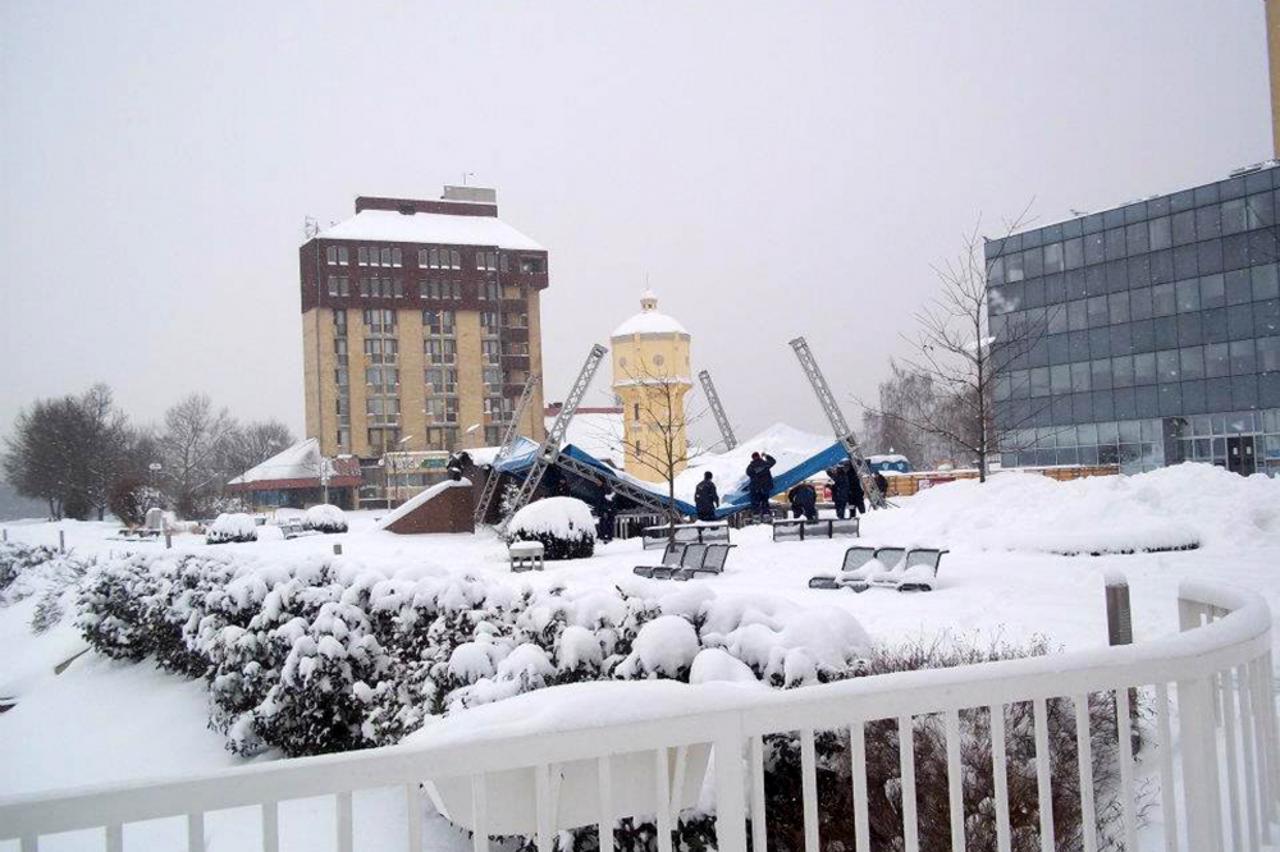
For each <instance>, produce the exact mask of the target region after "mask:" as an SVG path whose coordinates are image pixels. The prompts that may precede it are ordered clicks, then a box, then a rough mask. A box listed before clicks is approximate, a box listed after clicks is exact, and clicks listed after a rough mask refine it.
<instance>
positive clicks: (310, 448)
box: [227, 438, 360, 490]
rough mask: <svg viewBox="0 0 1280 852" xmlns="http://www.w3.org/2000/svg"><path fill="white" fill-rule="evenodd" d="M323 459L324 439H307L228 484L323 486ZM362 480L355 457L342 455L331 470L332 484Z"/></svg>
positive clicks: (347, 483)
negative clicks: (319, 484) (305, 481)
mask: <svg viewBox="0 0 1280 852" xmlns="http://www.w3.org/2000/svg"><path fill="white" fill-rule="evenodd" d="M320 459H321V455H320V440H319V439H318V438H306V439H304V440H301V441H299V442H298V443H296V444H294V445H293V446H291V447H286V448H285V449H283V450H281V451H280V452H278V453H276V454H275V455H274V456H272V457H271V458H269V459H267V460H266V461H264V462H262V463H261V464H259V465H258V466H257V467H251V468H249V469H248V470H246V471H245V472H244V473H242V474H240V475H239V476H237V477H236V478H235V479H233V480H231V481H230V482H228V483H227V484H228V485H232V486H236V485H238V486H253V485H255V484H261V483H274V484H275V486H276V487H281V486H283V487H299V486H300V485H301V484H302V482H301V481H302V480H314V481H315V483H319V481H320V476H321V467H320ZM359 477H360V463H359V461H357V460H356V459H355V458H353V457H351V456H339V457H338V458H336V459H334V460H333V467H332V469H331V470H330V483H331V484H334V485H339V484H340V485H351V484H353V483H351V482H350V481H348V480H350V479H352V478H355V479H356V481H357V483H356V484H358V480H359ZM315 483H313V484H315ZM248 490H252V488H249V489H248Z"/></svg>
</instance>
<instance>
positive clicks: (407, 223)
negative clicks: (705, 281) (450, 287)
mask: <svg viewBox="0 0 1280 852" xmlns="http://www.w3.org/2000/svg"><path fill="white" fill-rule="evenodd" d="M317 236H319V237H320V238H321V239H329V240H373V241H378V242H400V243H439V244H445V245H473V246H495V247H497V248H504V249H514V250H518V251H520V250H523V251H545V249H544V248H543V247H542V246H541V245H539V244H538V243H537V242H536V241H534V240H533V239H531V238H530V237H528V236H526V235H524V234H522V233H521V232H520V231H517V230H516V229H515V228H513V227H511V226H510V225H508V224H507V223H506V222H503V221H502V220H501V219H499V218H498V194H497V190H494V189H488V188H485V187H478V186H446V187H445V188H444V195H443V197H442V198H439V199H418V198H392V197H386V196H360V197H359V198H357V199H356V214H355V215H354V216H352V217H351V218H350V219H346V220H344V221H342V222H339V223H337V224H336V225H331V226H330V227H328V228H325V229H324V230H322V231H321V232H320V233H319V234H318V235H317Z"/></svg>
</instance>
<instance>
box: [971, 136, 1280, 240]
mask: <svg viewBox="0 0 1280 852" xmlns="http://www.w3.org/2000/svg"><path fill="white" fill-rule="evenodd" d="M1278 167H1280V160H1267V161H1265V162H1262V163H1255V164H1253V165H1250V166H1244V167H1242V168H1238V169H1234V170H1232V172H1231V174H1230V175H1229V176H1228V177H1226V178H1224V179H1222V180H1218V181H1213V182H1210V183H1206V184H1200V185H1198V186H1192V187H1190V188H1187V189H1181V190H1178V191H1175V192H1167V193H1162V194H1158V195H1150V196H1146V197H1145V198H1140V199H1138V200H1136V201H1127V202H1125V203H1123V204H1118V205H1116V206H1114V207H1105V208H1101V209H1098V210H1093V211H1089V212H1082V211H1077V210H1072V211H1071V212H1072V214H1073V215H1072V216H1071V217H1070V218H1066V219H1061V220H1057V221H1054V222H1051V223H1049V224H1046V225H1036V226H1034V227H1030V226H1029V227H1026V228H1022V229H1019V230H1017V231H1013V232H1012V233H1010V234H1008V235H1007V236H1000V237H988V238H986V244H985V250H986V256H987V257H988V258H991V257H995V256H997V255H999V254H1002V253H1004V252H1007V251H1018V250H1019V249H1028V248H1036V247H1037V246H1040V245H1043V244H1045V243H1053V242H1057V241H1059V240H1061V239H1064V238H1072V237H1079V236H1081V235H1082V234H1096V233H1098V232H1099V231H1102V230H1104V229H1107V228H1117V227H1123V226H1125V225H1129V224H1133V223H1135V222H1140V221H1144V220H1146V219H1151V218H1157V217H1160V216H1167V215H1170V214H1171V213H1178V212H1181V211H1183V210H1191V209H1193V208H1195V207H1199V206H1202V205H1205V204H1213V203H1216V202H1218V201H1227V200H1229V199H1232V198H1241V197H1243V196H1245V195H1248V194H1253V193H1256V192H1265V191H1269V190H1271V189H1273V188H1275V189H1280V168H1278Z"/></svg>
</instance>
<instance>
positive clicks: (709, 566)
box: [672, 542, 737, 580]
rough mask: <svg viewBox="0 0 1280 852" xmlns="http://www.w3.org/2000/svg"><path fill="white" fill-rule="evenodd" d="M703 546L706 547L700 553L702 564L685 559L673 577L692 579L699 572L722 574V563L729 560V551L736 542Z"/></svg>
mask: <svg viewBox="0 0 1280 852" xmlns="http://www.w3.org/2000/svg"><path fill="white" fill-rule="evenodd" d="M703 546H704V547H706V552H704V553H703V555H702V564H700V565H694V564H691V560H688V559H685V560H684V565H683V567H681V569H680V570H679V571H676V572H675V573H674V574H673V575H672V578H673V579H676V580H692V579H693V578H695V577H697V576H698V575H699V574H723V573H724V563H725V562H727V561H728V560H729V551H730V550H732V549H733V548H735V547H737V545H736V544H723V543H720V542H716V543H713V544H707V545H703Z"/></svg>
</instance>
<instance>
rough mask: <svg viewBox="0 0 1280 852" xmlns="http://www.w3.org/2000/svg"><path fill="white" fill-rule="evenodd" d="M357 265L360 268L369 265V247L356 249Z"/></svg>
mask: <svg viewBox="0 0 1280 852" xmlns="http://www.w3.org/2000/svg"><path fill="white" fill-rule="evenodd" d="M356 263H357V264H359V265H360V266H368V265H369V249H368V247H367V246H360V247H359V248H357V249H356Z"/></svg>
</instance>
